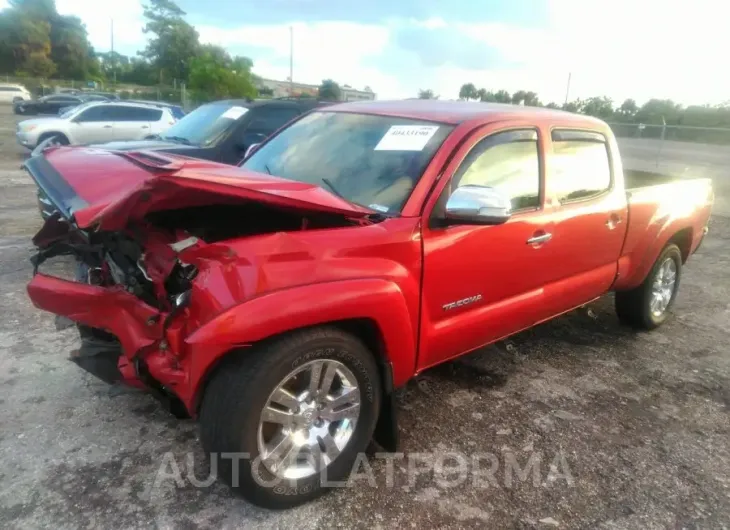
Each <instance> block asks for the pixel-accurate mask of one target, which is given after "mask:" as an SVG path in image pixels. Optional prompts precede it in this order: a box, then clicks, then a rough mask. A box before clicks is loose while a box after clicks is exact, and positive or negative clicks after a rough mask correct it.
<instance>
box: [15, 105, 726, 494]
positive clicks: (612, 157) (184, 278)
mask: <svg viewBox="0 0 730 530" xmlns="http://www.w3.org/2000/svg"><path fill="white" fill-rule="evenodd" d="M25 166H26V168H27V169H28V171H29V172H30V174H31V175H32V177H33V178H34V179H35V181H36V182H37V183H38V185H39V186H40V187H41V188H43V189H44V190H45V191H46V192H47V194H48V197H49V198H50V199H51V201H52V202H53V203H54V204H55V205H56V206H57V208H58V210H59V212H60V216H62V218H63V219H59V217H57V216H54V217H53V218H52V219H49V220H48V221H47V222H46V223H45V225H44V226H43V228H42V229H41V231H40V232H39V233H38V234H37V235H36V236H35V238H34V243H35V245H36V246H37V247H38V249H39V250H38V254H37V255H36V257H35V258H34V259H33V263H34V266H35V267H36V270H38V267H41V266H42V265H43V262H44V260H46V259H48V258H50V257H53V256H56V255H61V254H71V255H74V256H76V257H77V258H78V259H79V260H82V261H83V263H85V266H86V267H87V268H86V273H85V274H84V275H83V278H82V279H80V281H78V282H71V281H67V280H65V279H61V278H56V277H54V276H51V275H47V274H44V273H38V274H35V276H34V277H33V279H32V280H31V282H30V284H29V285H28V293H29V296H30V298H31V300H32V301H33V303H34V304H35V306H36V307H38V308H40V309H43V310H46V311H50V312H51V313H55V314H57V315H62V316H63V317H66V318H68V319H71V320H73V321H75V322H77V323H78V325H79V327H80V330H81V333H82V346H81V349H80V350H79V352H78V353H77V354H76V355H75V356H74V357H73V360H74V361H75V362H76V363H77V364H79V365H80V366H81V367H84V368H86V369H88V370H89V371H91V372H92V373H96V374H97V375H99V376H100V377H103V378H105V379H107V380H115V381H122V382H125V383H128V384H132V385H134V386H137V387H146V388H148V389H150V391H151V392H153V393H155V394H157V395H159V396H161V397H163V398H164V399H165V400H166V402H167V403H168V404H170V405H171V407H172V410H173V411H174V412H176V413H177V414H178V415H188V416H192V417H194V418H197V419H198V420H199V421H200V424H201V441H202V444H203V447H204V449H205V451H206V452H207V453H208V454H209V455H210V456H211V457H213V458H215V459H216V464H217V472H218V475H219V477H220V478H222V479H223V480H224V481H225V482H227V483H228V484H229V485H232V487H234V488H235V489H237V490H238V491H239V492H240V493H242V494H243V495H244V496H245V497H246V498H247V499H249V500H251V501H252V502H254V503H256V504H259V505H263V506H268V507H275V508H282V507H288V506H293V505H295V504H299V503H302V502H305V501H307V500H309V499H312V498H314V497H316V496H317V495H319V494H320V493H322V491H323V487H324V486H323V481H322V480H321V479H322V478H323V477H326V479H327V480H328V481H331V482H333V481H341V480H343V479H344V478H346V477H347V476H348V474H349V472H350V471H351V470H352V467H353V463H354V462H355V460H356V457H357V456H358V455H359V454H360V453H361V452H362V451H364V450H365V448H366V446H367V445H368V443H369V442H370V440H371V438H372V437H373V436H374V437H375V439H376V441H378V442H379V443H380V444H381V445H383V446H384V447H386V448H388V449H391V450H392V449H394V447H395V444H396V442H397V427H396V423H395V407H394V403H393V397H392V396H393V394H392V392H393V389H394V388H398V387H401V386H403V385H404V384H405V383H406V382H407V381H408V380H409V379H411V378H412V377H414V376H415V375H416V374H418V373H419V372H421V371H423V370H426V369H428V368H430V367H432V366H435V365H437V364H439V363H442V362H445V361H447V360H450V359H453V358H455V357H458V356H460V355H463V354H466V353H469V352H472V351H474V350H475V349H477V348H479V347H482V346H484V345H486V344H489V343H491V342H494V341H496V340H498V339H501V338H503V337H506V336H509V335H510V334H513V333H516V332H518V331H520V330H523V329H526V328H529V327H531V326H534V325H536V324H538V323H540V322H544V321H546V320H548V319H551V318H554V317H556V316H558V315H560V314H562V313H564V312H566V311H569V310H571V309H573V308H576V307H579V306H582V305H583V304H586V303H587V302H590V301H592V300H594V299H595V298H597V297H599V296H601V295H603V294H605V293H607V292H609V291H615V292H616V295H615V299H616V311H617V313H618V316H619V319H620V320H621V322H624V323H626V324H628V325H631V326H633V327H636V328H639V329H652V328H656V327H657V326H660V325H661V324H663V323H664V322H665V321H666V319H667V318H668V316H669V314H670V311H671V308H672V306H673V303H674V301H675V298H676V296H677V289H678V287H679V282H680V278H681V274H682V270H683V267H684V266H685V264H686V263H687V260H688V259H689V258H690V256H691V255H692V254H693V253H694V252H695V251H696V250H697V248H698V247H699V245H700V244H701V242H702V239H703V237H704V236H705V234H706V233H707V223H708V219H709V216H710V210H711V206H712V201H713V191H712V186H711V182H710V180H709V179H697V180H678V181H671V179H670V178H664V177H659V176H652V177H651V178H647V177H646V175H644V174H627V175H626V176H625V175H624V172H623V171H622V167H621V159H620V156H619V152H618V148H617V145H616V141H615V138H614V136H613V134H612V132H611V129H610V128H609V127H608V125H606V124H605V123H604V122H602V121H599V120H597V119H594V118H590V117H587V116H582V115H574V114H569V113H564V112H560V111H553V110H546V109H542V108H532V107H523V106H505V105H494V104H484V103H466V102H443V101H427V100H424V101H397V102H367V103H364V102H359V103H354V102H353V103H345V104H341V105H337V106H334V107H330V108H326V109H318V110H317V111H315V112H311V113H309V114H307V115H306V116H304V117H302V118H300V119H298V120H297V121H295V122H293V123H291V124H289V125H288V126H287V127H285V128H283V129H282V130H280V131H279V132H278V133H277V134H275V135H273V136H272V137H270V138H269V139H268V140H267V141H265V142H264V143H263V144H262V145H260V146H259V147H258V148H257V149H256V150H254V152H253V153H252V154H251V155H250V156H249V157H248V158H247V159H246V160H245V162H244V163H243V165H242V166H241V168H240V169H236V168H231V167H226V166H223V165H220V164H217V163H214V162H207V161H202V160H190V159H188V158H184V157H174V156H171V155H169V154H163V153H150V152H134V151H128V152H114V153H109V152H104V151H101V150H98V149H87V148H54V149H49V150H46V151H44V152H43V153H41V154H39V155H38V156H35V157H33V158H31V159H29V160H28V161H27V162H26V164H25ZM110 176H113V177H114V178H110ZM647 184H648V185H647ZM226 454H229V455H234V456H235V455H238V456H240V457H241V458H227V457H226V456H225V455H226ZM243 455H246V456H245V457H244V456H243Z"/></svg>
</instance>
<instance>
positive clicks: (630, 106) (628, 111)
mask: <svg viewBox="0 0 730 530" xmlns="http://www.w3.org/2000/svg"><path fill="white" fill-rule="evenodd" d="M638 111H639V107H638V105H637V104H636V101H634V100H633V99H630V98H629V99H626V100H624V102H623V103H621V106H620V107H619V108H618V110H617V112H618V113H620V114H621V116H623V117H628V118H633V117H634V116H636V113H637V112H638Z"/></svg>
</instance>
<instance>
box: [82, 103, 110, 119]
mask: <svg viewBox="0 0 730 530" xmlns="http://www.w3.org/2000/svg"><path fill="white" fill-rule="evenodd" d="M76 121H78V122H81V123H86V122H95V121H112V119H111V117H110V115H109V107H106V106H104V105H95V106H93V107H89V108H88V109H86V110H85V111H83V112H81V114H79V115H78V116H77V117H76Z"/></svg>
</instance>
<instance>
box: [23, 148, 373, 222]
mask: <svg viewBox="0 0 730 530" xmlns="http://www.w3.org/2000/svg"><path fill="white" fill-rule="evenodd" d="M25 168H26V169H27V170H28V172H29V173H30V174H31V176H32V177H33V179H34V180H35V181H36V182H37V183H38V186H39V187H40V188H41V189H42V190H43V191H44V192H45V194H46V195H47V196H48V198H49V199H50V200H51V202H53V203H54V205H55V206H56V207H57V208H58V209H59V211H60V212H61V214H62V215H63V216H64V217H66V218H68V219H72V220H73V221H74V222H75V223H76V224H77V225H78V226H79V227H80V228H91V227H93V228H95V229H99V230H121V229H123V228H125V227H126V226H127V225H128V224H129V222H130V221H132V220H139V219H142V218H143V217H144V216H145V215H147V214H148V213H151V212H154V211H161V210H172V209H180V208H186V207H190V206H204V205H214V204H232V203H236V202H245V201H256V202H260V203H265V204H270V205H273V206H279V207H282V208H288V209H295V210H299V211H302V212H311V213H316V212H323V213H334V214H341V215H344V216H347V217H352V218H358V217H364V216H367V215H369V214H371V213H372V212H371V211H370V210H368V209H366V208H362V207H359V206H356V205H354V204H351V203H349V202H347V201H345V200H344V199H341V198H339V197H337V196H336V195H333V194H331V193H329V192H328V191H326V190H324V189H322V188H320V187H318V186H315V185H313V184H308V183H304V182H296V181H292V180H286V179H282V178H278V177H274V176H271V175H263V174H260V173H255V172H252V171H246V170H243V169H241V168H238V167H234V166H228V165H224V164H219V163H216V162H210V161H207V160H197V159H190V158H185V157H174V156H172V155H169V154H165V155H164V156H162V155H161V154H159V153H155V152H145V151H109V150H107V149H100V148H91V147H57V148H50V149H46V150H45V151H44V152H43V153H41V154H39V155H37V156H34V157H32V158H30V159H28V160H27V161H26V163H25Z"/></svg>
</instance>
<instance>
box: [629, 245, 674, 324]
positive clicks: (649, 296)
mask: <svg viewBox="0 0 730 530" xmlns="http://www.w3.org/2000/svg"><path fill="white" fill-rule="evenodd" d="M681 273H682V253H681V251H680V250H679V247H678V246H677V245H675V244H673V243H670V244H669V245H667V246H666V247H664V250H663V251H662V252H661V254H659V257H658V258H657V260H656V261H655V262H654V266H653V267H652V268H651V271H650V272H649V274H648V275H647V276H646V279H645V280H644V282H643V283H642V284H641V285H639V286H638V287H636V288H634V289H631V290H630V291H617V292H616V314H617V315H618V318H619V320H620V321H621V323H623V324H626V325H629V326H631V327H633V328H635V329H645V330H652V329H655V328H657V327H659V326H661V325H662V324H663V323H664V321H666V320H667V318H668V317H669V310H670V309H671V308H672V306H673V305H674V300H675V298H676V297H677V291H678V290H679V279H680V276H681Z"/></svg>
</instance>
